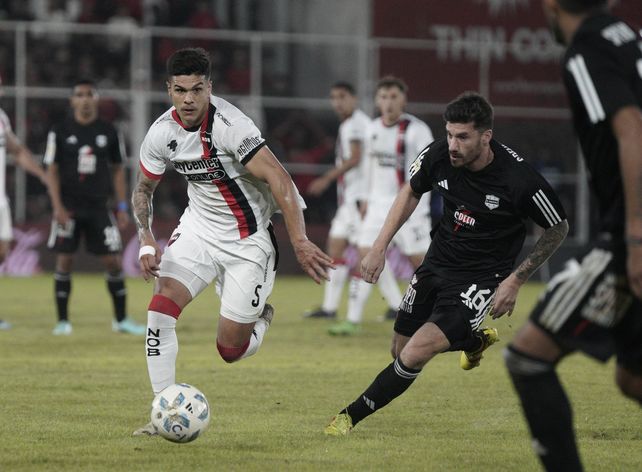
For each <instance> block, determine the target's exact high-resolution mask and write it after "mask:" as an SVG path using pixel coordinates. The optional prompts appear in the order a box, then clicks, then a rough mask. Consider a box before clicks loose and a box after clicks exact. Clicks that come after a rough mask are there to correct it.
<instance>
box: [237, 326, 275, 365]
mask: <svg viewBox="0 0 642 472" xmlns="http://www.w3.org/2000/svg"><path fill="white" fill-rule="evenodd" d="M269 327H270V325H269V324H268V322H267V321H265V320H264V319H263V318H259V319H258V320H257V321H256V323H254V330H253V331H252V335H251V336H250V345H249V346H248V347H247V349H246V350H245V352H244V353H243V355H242V356H241V359H244V358H246V357H250V356H252V355H254V354H256V351H258V350H259V347H260V346H261V343H262V342H263V336H265V333H266V332H267V330H268V328H269Z"/></svg>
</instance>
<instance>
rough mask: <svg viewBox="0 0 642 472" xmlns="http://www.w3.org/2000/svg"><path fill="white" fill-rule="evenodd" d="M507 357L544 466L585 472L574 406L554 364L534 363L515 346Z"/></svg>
mask: <svg viewBox="0 0 642 472" xmlns="http://www.w3.org/2000/svg"><path fill="white" fill-rule="evenodd" d="M504 355H505V359H506V365H507V367H508V371H509V374H510V377H511V380H512V381H513V385H514V386H515V390H517V394H518V395H519V398H520V400H521V403H522V409H523V411H524V416H525V417H526V421H527V422H528V426H529V428H530V431H531V436H532V438H533V447H534V449H535V452H536V454H537V455H538V456H539V459H540V461H541V462H542V465H543V466H544V468H545V469H546V470H547V471H549V472H552V471H560V472H561V471H564V472H574V471H581V470H582V463H581V461H580V457H579V454H578V451H577V445H576V443H575V432H574V430H573V412H572V410H571V404H570V402H569V401H568V398H567V396H566V393H565V392H564V388H563V387H562V384H561V383H560V381H559V378H558V377H557V374H556V373H555V366H554V364H551V363H548V362H545V361H541V360H537V359H532V358H531V357H530V356H527V355H525V354H523V353H520V352H519V351H517V350H516V349H515V348H513V347H512V346H509V347H508V348H507V349H506V351H505V353H504Z"/></svg>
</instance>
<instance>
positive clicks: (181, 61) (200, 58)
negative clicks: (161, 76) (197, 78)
mask: <svg viewBox="0 0 642 472" xmlns="http://www.w3.org/2000/svg"><path fill="white" fill-rule="evenodd" d="M167 75H168V77H172V76H173V75H204V76H205V78H207V79H209V78H210V56H209V54H208V53H207V51H206V50H205V49H203V48H184V49H179V50H178V51H176V52H174V54H172V55H171V56H169V59H167Z"/></svg>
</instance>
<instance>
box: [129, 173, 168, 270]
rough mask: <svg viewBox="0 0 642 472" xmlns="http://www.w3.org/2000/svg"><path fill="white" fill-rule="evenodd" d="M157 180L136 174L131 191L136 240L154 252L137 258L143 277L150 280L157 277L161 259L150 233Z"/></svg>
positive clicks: (158, 249)
mask: <svg viewBox="0 0 642 472" xmlns="http://www.w3.org/2000/svg"><path fill="white" fill-rule="evenodd" d="M158 182H160V181H159V180H153V179H150V178H149V177H147V176H146V175H145V174H143V173H140V174H139V175H138V182H136V187H134V191H133V192H132V213H133V214H134V220H135V221H136V229H137V230H138V241H139V242H140V247H141V248H142V247H144V246H151V247H152V248H154V251H155V254H153V255H152V254H145V255H143V256H141V257H140V258H139V259H138V262H139V264H140V270H141V271H142V272H143V278H144V279H145V280H150V279H151V278H152V277H158V269H159V264H160V259H161V250H160V247H159V246H158V243H157V242H156V239H155V238H154V235H153V234H152V218H153V206H152V195H153V194H154V190H155V189H156V187H157V186H158Z"/></svg>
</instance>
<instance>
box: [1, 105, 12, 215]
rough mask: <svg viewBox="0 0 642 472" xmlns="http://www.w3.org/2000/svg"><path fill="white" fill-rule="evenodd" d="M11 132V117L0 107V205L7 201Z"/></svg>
mask: <svg viewBox="0 0 642 472" xmlns="http://www.w3.org/2000/svg"><path fill="white" fill-rule="evenodd" d="M8 133H11V122H10V121H9V117H8V116H7V114H6V113H5V112H4V110H3V109H2V108H0V205H2V204H6V203H7V189H6V178H7V134H8Z"/></svg>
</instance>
